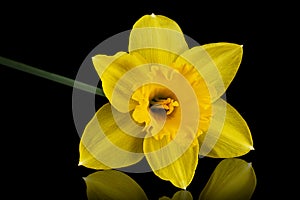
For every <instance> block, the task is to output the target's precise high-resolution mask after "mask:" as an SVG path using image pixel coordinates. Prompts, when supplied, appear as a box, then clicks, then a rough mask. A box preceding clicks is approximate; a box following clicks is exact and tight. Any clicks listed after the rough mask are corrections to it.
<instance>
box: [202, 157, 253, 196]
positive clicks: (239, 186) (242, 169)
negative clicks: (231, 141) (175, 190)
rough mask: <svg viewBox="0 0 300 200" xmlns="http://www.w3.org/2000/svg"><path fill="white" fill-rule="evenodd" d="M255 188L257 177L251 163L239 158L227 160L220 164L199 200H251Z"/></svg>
mask: <svg viewBox="0 0 300 200" xmlns="http://www.w3.org/2000/svg"><path fill="white" fill-rule="evenodd" d="M255 187H256V176H255V172H254V169H253V168H252V165H251V163H247V162H245V161H244V160H241V159H238V158H227V159H224V160H222V161H221V162H220V163H219V164H218V166H217V167H216V169H215V170H214V172H213V173H212V175H211V177H210V178H209V181H208V182H207V184H206V186H205V187H204V189H203V190H202V192H201V194H200V196H199V200H202V199H206V200H209V199H213V200H218V199H220V200H221V199H222V200H223V199H236V200H247V199H251V196H252V194H253V192H254V190H255Z"/></svg>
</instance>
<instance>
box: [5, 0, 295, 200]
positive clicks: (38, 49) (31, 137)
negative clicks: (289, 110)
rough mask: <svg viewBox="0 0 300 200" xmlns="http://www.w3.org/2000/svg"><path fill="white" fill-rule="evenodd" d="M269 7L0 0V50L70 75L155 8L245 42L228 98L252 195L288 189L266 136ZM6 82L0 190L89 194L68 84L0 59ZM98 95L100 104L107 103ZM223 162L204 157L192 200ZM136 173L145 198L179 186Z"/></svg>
mask: <svg viewBox="0 0 300 200" xmlns="http://www.w3.org/2000/svg"><path fill="white" fill-rule="evenodd" d="M266 10H268V11H270V10H272V9H270V8H269V7H267V6H266V7H263V6H262V5H260V4H254V3H253V2H252V1H251V3H250V1H249V3H247V2H246V1H243V3H236V2H235V3H233V2H231V3H228V2H227V3H219V2H211V3H201V1H200V3H196V2H195V3H194V2H188V1H182V2H179V1H178V2H175V1H164V3H158V1H140V2H138V3H129V2H121V3H120V2H114V1H111V2H107V3H103V2H101V3H100V2H98V3H92V2H90V3H88V2H85V3H83V2H78V3H76V2H72V3H69V4H63V3H53V2H52V1H51V2H50V1H49V2H41V3H34V4H31V5H29V4H28V3H20V2H11V3H7V4H4V3H3V5H2V6H1V11H2V12H1V14H0V15H1V32H0V33H1V37H0V43H1V46H0V56H3V57H7V58H10V59H13V60H16V61H19V62H23V63H26V64H28V65H31V66H34V67H37V68H41V69H44V70H47V71H49V72H53V73H56V74H60V75H63V76H66V77H69V78H73V79H74V78H75V77H76V74H77V71H78V69H79V67H80V65H81V63H82V62H83V60H84V59H85V58H86V56H87V55H88V53H89V52H90V51H91V50H92V49H93V48H95V47H96V46H97V45H98V44H99V43H101V42H102V41H103V40H105V39H107V38H108V37H110V36H113V35H115V34H117V33H120V32H122V31H125V30H129V29H131V27H132V25H133V24H134V23H135V21H136V20H138V19H139V18H140V17H141V16H143V15H145V14H151V13H155V14H161V15H165V16H167V17H169V18H171V19H173V20H175V21H176V22H177V23H178V24H179V25H180V27H181V28H182V30H183V32H184V33H185V34H186V35H188V36H190V37H191V38H193V39H194V40H196V41H197V42H198V43H200V44H206V43H213V42H232V43H237V44H243V45H244V55H243V60H242V63H241V66H240V69H239V71H238V73H237V75H236V77H235V79H234V81H233V82H232V84H231V85H230V87H229V88H228V90H227V93H226V95H227V101H228V102H229V103H230V104H231V105H233V106H234V107H235V108H236V109H237V110H238V111H239V112H240V113H241V115H242V116H243V117H244V119H245V120H246V121H247V122H248V125H249V127H250V130H251V131H252V136H253V140H254V148H255V151H251V152H250V153H249V154H247V155H245V156H243V157H242V158H243V159H245V160H246V161H247V162H252V165H253V168H254V170H255V172H256V175H257V187H256V190H255V192H254V194H253V199H262V197H268V198H272V197H275V196H277V197H278V195H280V194H281V193H284V195H285V196H288V195H289V193H288V192H287V193H285V192H283V188H282V187H281V186H280V185H281V184H282V182H280V181H279V177H280V176H284V175H281V174H282V173H280V171H278V169H276V168H275V167H276V166H277V163H276V157H277V156H278V155H274V154H275V153H274V151H273V150H274V148H275V146H276V145H275V144H274V142H273V139H272V138H273V137H270V134H272V135H274V134H275V133H274V130H272V129H270V127H272V125H273V124H274V123H275V122H272V121H271V122H270V121H269V120H268V119H270V117H272V116H269V115H272V114H270V113H271V111H272V107H271V105H270V104H269V102H270V98H269V97H270V95H271V94H272V93H273V91H272V87H271V86H270V82H267V81H265V80H266V79H265V78H266V76H268V75H267V73H265V70H266V71H268V70H269V69H271V66H269V65H267V61H266V59H268V58H267V55H266V48H267V47H270V46H268V45H269V43H270V31H271V30H272V26H273V24H274V23H275V21H276V20H277V19H276V18H274V16H273V15H272V14H273V12H272V11H271V12H270V13H267V14H266ZM264 69H265V70H264ZM0 88H1V147H0V150H1V171H2V179H1V182H2V183H3V184H2V186H1V190H2V191H3V192H1V193H2V194H3V195H4V194H5V195H8V196H9V198H8V199H20V198H22V199H27V198H28V199H76V200H77V199H79V200H81V199H86V196H85V195H86V194H85V183H84V181H83V179H82V178H81V177H84V176H87V175H88V174H90V173H92V172H93V170H91V169H86V168H84V167H78V166H77V164H78V158H79V152H78V144H79V139H80V138H79V136H78V134H77V131H76V128H75V126H74V122H73V116H72V88H71V87H68V86H64V85H61V84H59V83H55V82H52V81H49V80H46V79H43V78H40V77H36V76H33V75H30V74H27V73H24V72H21V71H17V70H15V69H11V68H8V67H5V66H0ZM97 99H98V101H99V105H101V104H102V103H104V102H106V99H105V98H102V97H99V98H98V97H97ZM272 146H273V147H274V148H272ZM219 161H220V160H219V159H209V158H204V159H201V161H200V163H199V165H198V169H197V172H196V175H195V178H194V180H193V182H192V184H191V185H190V186H189V187H188V190H189V191H190V192H191V193H192V194H193V196H194V199H197V198H198V195H199V194H200V192H201V189H202V188H203V186H204V184H205V183H206V181H207V180H208V178H209V176H210V174H211V172H212V171H213V169H214V167H215V166H216V165H217V163H218V162H219ZM131 176H132V177H133V178H134V180H135V181H136V182H137V183H138V184H139V185H141V187H142V188H143V189H144V191H145V192H146V194H147V196H148V197H149V199H158V198H159V197H161V196H164V195H166V196H169V197H171V196H172V195H173V194H174V193H175V192H176V191H178V189H177V188H174V187H173V186H172V185H171V184H170V183H169V182H164V181H161V180H159V179H158V178H157V177H156V176H154V175H153V174H152V173H146V174H131ZM279 188H280V189H279ZM2 194H1V195H2Z"/></svg>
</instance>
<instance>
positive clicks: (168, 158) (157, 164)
mask: <svg viewBox="0 0 300 200" xmlns="http://www.w3.org/2000/svg"><path fill="white" fill-rule="evenodd" d="M172 144H173V145H170V142H169V140H168V139H167V138H166V137H164V138H162V139H160V140H156V139H154V137H150V138H146V139H145V141H144V152H145V156H146V158H147V161H148V163H149V165H150V167H151V169H152V170H153V172H154V173H155V174H156V175H157V176H158V177H160V178H161V179H163V180H167V181H170V182H171V183H172V184H173V185H174V186H176V187H178V188H182V189H186V187H187V186H188V185H189V184H190V183H191V181H192V179H193V177H194V174H195V170H196V167H197V164H198V153H199V145H198V142H195V143H193V144H191V145H190V146H189V147H188V149H187V150H186V151H185V152H183V148H184V147H183V146H184V145H181V144H175V142H173V143H172ZM157 150H160V151H157ZM166 163H170V164H169V165H167V166H165V165H166Z"/></svg>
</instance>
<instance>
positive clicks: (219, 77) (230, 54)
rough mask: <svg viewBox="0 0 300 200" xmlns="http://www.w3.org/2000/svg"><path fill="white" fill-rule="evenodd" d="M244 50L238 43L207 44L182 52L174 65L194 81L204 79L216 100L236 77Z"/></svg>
mask: <svg viewBox="0 0 300 200" xmlns="http://www.w3.org/2000/svg"><path fill="white" fill-rule="evenodd" d="M242 52H243V51H242V47H241V45H237V44H232V43H212V44H206V45H203V46H197V47H194V48H192V49H189V50H187V51H185V52H184V53H182V54H181V55H180V57H178V58H177V60H176V62H175V65H174V67H175V68H176V69H178V70H181V71H182V73H184V74H185V76H188V77H190V78H189V80H193V82H197V80H199V79H200V78H201V79H203V80H204V82H205V84H206V86H207V87H208V90H209V93H210V98H211V101H212V102H214V101H215V100H217V99H218V98H220V96H221V95H223V94H224V92H225V91H226V89H227V88H228V86H229V84H230V82H231V81H232V79H233V78H234V76H235V74H236V72H237V70H238V67H239V65H240V62H241V59H242ZM187 63H188V64H187Z"/></svg>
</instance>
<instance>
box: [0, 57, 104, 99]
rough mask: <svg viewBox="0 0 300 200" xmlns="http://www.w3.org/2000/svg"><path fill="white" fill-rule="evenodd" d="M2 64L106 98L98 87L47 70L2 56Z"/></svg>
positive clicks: (0, 59)
mask: <svg viewBox="0 0 300 200" xmlns="http://www.w3.org/2000/svg"><path fill="white" fill-rule="evenodd" d="M0 64H2V65H4V66H7V67H11V68H13V69H17V70H20V71H23V72H27V73H29V74H33V75H36V76H40V77H42V78H46V79H49V80H51V81H55V82H58V83H61V84H64V85H67V86H70V87H74V88H77V89H80V90H83V91H86V92H90V93H92V94H97V95H100V96H103V97H104V96H105V95H104V93H103V91H102V90H101V89H100V88H97V87H94V86H91V85H89V84H86V83H83V82H80V81H76V80H73V79H70V78H67V77H64V76H61V75H58V74H54V73H51V72H47V71H45V70H41V69H38V68H35V67H31V66H29V65H26V64H23V63H20V62H17V61H14V60H11V59H8V58H4V57H2V56H0Z"/></svg>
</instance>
